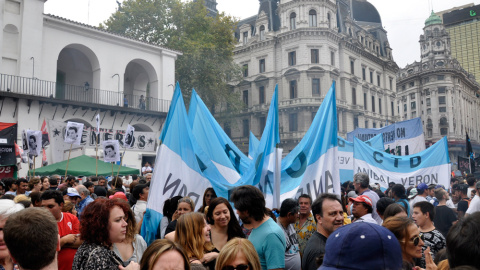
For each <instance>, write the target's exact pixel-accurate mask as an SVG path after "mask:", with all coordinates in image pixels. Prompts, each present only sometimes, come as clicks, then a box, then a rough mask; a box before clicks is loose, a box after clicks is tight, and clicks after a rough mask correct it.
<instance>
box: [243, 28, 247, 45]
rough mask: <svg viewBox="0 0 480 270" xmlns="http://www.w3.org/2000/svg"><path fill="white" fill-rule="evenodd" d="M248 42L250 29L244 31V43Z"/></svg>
mask: <svg viewBox="0 0 480 270" xmlns="http://www.w3.org/2000/svg"><path fill="white" fill-rule="evenodd" d="M247 42H248V31H247V32H243V45H247Z"/></svg>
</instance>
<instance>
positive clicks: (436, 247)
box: [417, 229, 446, 269]
mask: <svg viewBox="0 0 480 270" xmlns="http://www.w3.org/2000/svg"><path fill="white" fill-rule="evenodd" d="M422 234H423V237H424V239H425V240H424V241H423V242H424V243H425V245H424V246H423V247H422V258H421V259H419V260H417V261H418V264H417V266H420V267H421V268H424V269H425V267H426V263H425V250H426V249H427V247H430V252H431V253H432V259H433V260H435V256H436V255H437V253H438V252H439V251H440V250H442V249H444V248H445V246H446V241H445V237H444V236H443V235H442V233H441V232H440V231H439V230H437V229H434V230H433V231H429V232H422Z"/></svg>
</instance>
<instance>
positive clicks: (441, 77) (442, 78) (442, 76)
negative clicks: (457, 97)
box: [437, 75, 445, 81]
mask: <svg viewBox="0 0 480 270" xmlns="http://www.w3.org/2000/svg"><path fill="white" fill-rule="evenodd" d="M443 80H445V75H437V81H443Z"/></svg>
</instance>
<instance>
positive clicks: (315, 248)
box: [302, 232, 327, 270]
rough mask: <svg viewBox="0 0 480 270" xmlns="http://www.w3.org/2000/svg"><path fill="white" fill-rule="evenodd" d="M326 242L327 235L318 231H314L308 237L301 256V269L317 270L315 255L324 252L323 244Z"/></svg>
mask: <svg viewBox="0 0 480 270" xmlns="http://www.w3.org/2000/svg"><path fill="white" fill-rule="evenodd" d="M326 243H327V237H325V236H323V235H322V234H320V233H319V232H314V233H313V234H312V236H310V239H308V242H307V245H306V246H305V250H304V251H303V257H302V269H303V270H317V269H318V266H317V262H316V261H317V260H316V258H317V257H320V256H321V255H324V254H325V244H326Z"/></svg>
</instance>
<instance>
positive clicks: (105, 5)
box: [44, 0, 480, 68]
mask: <svg viewBox="0 0 480 270" xmlns="http://www.w3.org/2000/svg"><path fill="white" fill-rule="evenodd" d="M118 1H119V2H122V1H123V0H118ZM369 2H370V3H372V4H373V5H374V6H375V7H376V8H377V10H378V12H379V13H380V16H381V18H382V23H383V26H384V28H385V30H386V31H387V36H388V39H389V42H390V47H392V49H393V58H394V60H395V61H396V62H397V65H398V66H399V67H400V68H403V67H405V66H406V65H407V64H411V63H413V62H414V61H419V60H420V45H419V43H418V40H419V38H420V35H421V34H422V33H423V26H424V23H425V20H426V19H427V18H428V17H429V16H430V13H431V11H432V9H433V10H434V11H435V12H437V11H443V10H446V9H450V8H453V7H458V6H462V5H465V4H470V3H474V4H475V5H478V4H480V0H454V1H452V0H400V1H393V0H369ZM217 3H218V5H217V9H218V10H219V11H221V12H222V11H223V12H225V13H226V14H227V15H231V16H234V17H236V18H239V19H243V18H247V17H250V16H253V15H256V14H257V12H258V7H259V1H258V0H217ZM116 8H117V3H116V0H48V1H47V2H46V3H45V10H44V13H46V14H52V15H57V16H60V17H64V18H66V19H70V20H72V21H77V22H81V23H85V24H90V25H93V26H98V25H99V24H100V23H101V22H104V21H105V20H107V19H108V18H109V17H110V15H111V14H112V13H113V12H115V10H116Z"/></svg>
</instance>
